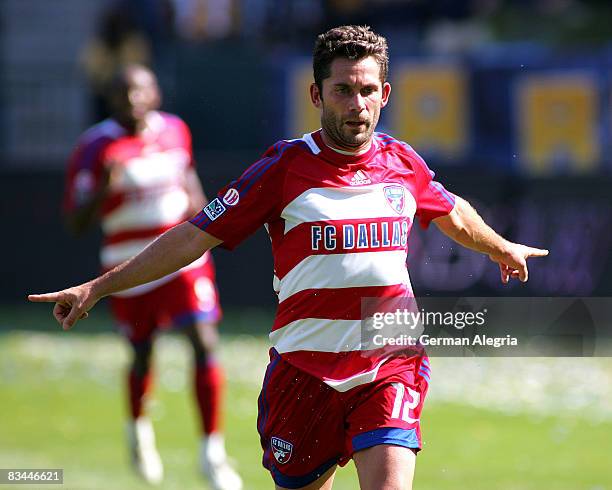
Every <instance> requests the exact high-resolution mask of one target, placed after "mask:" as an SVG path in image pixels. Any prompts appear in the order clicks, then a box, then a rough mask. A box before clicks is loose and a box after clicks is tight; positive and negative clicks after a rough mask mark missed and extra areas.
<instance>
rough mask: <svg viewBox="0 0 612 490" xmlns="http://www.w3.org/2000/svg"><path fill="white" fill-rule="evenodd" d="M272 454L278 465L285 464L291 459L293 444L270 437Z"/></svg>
mask: <svg viewBox="0 0 612 490" xmlns="http://www.w3.org/2000/svg"><path fill="white" fill-rule="evenodd" d="M271 444H272V452H273V453H274V457H275V458H276V461H278V462H279V463H280V464H285V463H286V462H288V461H289V460H290V459H291V453H292V452H293V444H291V443H290V442H287V441H284V440H283V439H280V438H278V437H272V441H271Z"/></svg>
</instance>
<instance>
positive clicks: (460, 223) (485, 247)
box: [433, 196, 548, 284]
mask: <svg viewBox="0 0 612 490" xmlns="http://www.w3.org/2000/svg"><path fill="white" fill-rule="evenodd" d="M433 222H434V223H435V224H436V226H437V227H438V228H439V229H440V230H441V231H442V232H443V233H444V234H446V235H448V236H449V237H450V238H452V239H453V240H454V241H456V242H457V243H459V244H460V245H463V246H464V247H467V248H471V249H472V250H476V251H477V252H481V253H483V254H486V255H488V256H489V258H490V259H491V260H492V261H493V262H496V263H497V264H499V270H500V273H501V280H502V282H503V283H504V284H507V283H508V281H509V279H510V278H511V277H513V278H518V279H520V280H521V281H522V282H526V281H527V279H528V278H529V271H528V269H527V259H528V258H530V257H544V256H546V255H548V250H544V249H540V248H533V247H528V246H527V245H522V244H520V243H513V242H510V241H508V240H506V239H505V238H503V237H501V236H500V235H498V234H497V233H495V231H494V230H493V229H492V228H491V227H490V226H489V225H487V224H486V223H485V222H484V220H483V219H482V218H481V217H480V215H479V214H478V213H477V212H476V210H475V209H474V208H473V207H472V206H471V205H470V203H469V202H467V201H466V200H465V199H462V198H460V197H459V196H456V200H455V208H454V209H453V210H452V212H451V213H450V214H448V215H447V216H441V217H439V218H436V219H434V220H433Z"/></svg>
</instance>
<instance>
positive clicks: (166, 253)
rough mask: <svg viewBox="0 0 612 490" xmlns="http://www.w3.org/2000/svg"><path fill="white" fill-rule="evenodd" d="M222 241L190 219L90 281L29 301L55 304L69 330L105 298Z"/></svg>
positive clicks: (182, 263) (175, 267)
mask: <svg viewBox="0 0 612 490" xmlns="http://www.w3.org/2000/svg"><path fill="white" fill-rule="evenodd" d="M220 243H221V241H220V240H218V239H217V238H215V237H213V236H212V235H209V234H208V233H206V232H203V231H201V230H200V229H199V228H197V227H195V226H194V225H192V224H191V223H189V222H185V223H182V224H180V225H177V226H175V227H174V228H172V229H171V230H169V231H167V232H166V233H164V234H163V235H162V236H160V237H159V238H158V239H157V240H155V241H154V242H153V243H152V244H151V245H149V246H148V247H147V248H145V249H144V250H143V251H142V252H141V253H140V254H138V255H136V256H135V257H133V258H131V259H129V260H127V261H125V262H124V263H123V264H120V265H118V266H117V267H115V268H114V269H113V270H111V271H109V272H107V273H106V274H103V275H102V276H100V277H97V278H96V279H93V280H91V281H89V282H86V283H84V284H81V285H79V286H75V287H72V288H68V289H64V290H62V291H58V292H55V293H47V294H31V295H29V296H28V299H29V300H30V301H34V302H49V303H56V304H55V308H54V309H53V316H54V317H55V319H56V320H57V321H58V323H59V324H60V325H61V326H62V328H63V329H64V330H68V329H70V328H72V327H73V326H74V324H75V323H76V322H77V321H79V320H80V319H81V318H86V317H87V312H88V311H89V310H90V309H91V308H92V307H93V306H94V305H95V304H96V303H97V302H98V301H99V300H100V299H102V298H103V297H105V296H108V295H109V294H113V293H116V292H119V291H123V290H124V289H129V288H132V287H134V286H139V285H140V284H145V283H147V282H151V281H154V280H155V279H159V278H160V277H163V276H165V275H167V274H170V273H171V272H174V271H176V270H178V269H180V268H181V267H184V266H186V265H187V264H190V263H191V262H193V261H194V260H196V259H197V258H198V257H200V256H201V255H202V254H203V253H204V252H205V251H206V250H208V249H211V248H213V247H216V246H217V245H219V244H220Z"/></svg>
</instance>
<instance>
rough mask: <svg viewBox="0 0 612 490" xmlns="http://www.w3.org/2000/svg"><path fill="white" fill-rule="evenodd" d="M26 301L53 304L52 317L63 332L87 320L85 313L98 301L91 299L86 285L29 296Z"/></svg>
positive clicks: (89, 289) (89, 290) (87, 314)
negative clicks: (80, 321) (82, 320)
mask: <svg viewBox="0 0 612 490" xmlns="http://www.w3.org/2000/svg"><path fill="white" fill-rule="evenodd" d="M28 299H29V300H30V301H33V302H35V303H55V307H54V308H53V316H54V317H55V319H56V320H57V322H58V323H59V324H60V325H61V326H62V328H63V329H64V330H70V329H71V328H72V327H73V326H74V325H75V324H76V322H78V321H79V320H81V319H84V318H87V317H88V316H89V313H87V312H88V311H89V310H90V309H91V308H93V306H94V305H95V304H96V303H97V301H98V300H97V299H95V298H93V297H92V294H91V287H90V286H88V285H87V284H82V285H80V286H76V287H73V288H68V289H64V290H63V291H57V292H55V293H46V294H30V295H29V296H28Z"/></svg>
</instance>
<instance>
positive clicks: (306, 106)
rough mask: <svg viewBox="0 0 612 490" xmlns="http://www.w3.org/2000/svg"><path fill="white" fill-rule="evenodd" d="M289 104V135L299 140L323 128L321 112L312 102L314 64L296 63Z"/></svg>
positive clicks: (291, 76)
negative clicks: (311, 87)
mask: <svg viewBox="0 0 612 490" xmlns="http://www.w3.org/2000/svg"><path fill="white" fill-rule="evenodd" d="M289 76H290V80H289V103H290V120H289V130H290V132H291V133H290V134H289V135H287V136H288V137H291V138H299V137H301V136H302V135H303V134H304V133H309V132H311V131H314V130H315V129H318V128H320V127H321V117H320V115H319V110H318V109H317V108H316V107H314V106H313V105H312V102H311V101H310V95H309V94H310V92H309V89H310V84H311V83H312V82H313V81H314V79H313V76H312V63H311V62H310V60H308V61H306V60H305V61H304V62H301V63H296V64H295V65H294V66H293V69H292V70H291V71H290V73H289Z"/></svg>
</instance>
